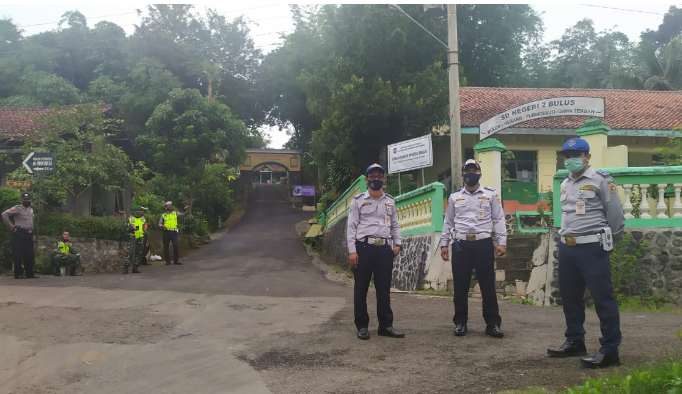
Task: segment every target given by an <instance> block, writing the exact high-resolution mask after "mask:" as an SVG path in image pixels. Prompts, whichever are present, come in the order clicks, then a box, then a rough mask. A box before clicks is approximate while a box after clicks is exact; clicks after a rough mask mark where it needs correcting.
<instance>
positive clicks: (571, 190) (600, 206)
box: [559, 166, 625, 241]
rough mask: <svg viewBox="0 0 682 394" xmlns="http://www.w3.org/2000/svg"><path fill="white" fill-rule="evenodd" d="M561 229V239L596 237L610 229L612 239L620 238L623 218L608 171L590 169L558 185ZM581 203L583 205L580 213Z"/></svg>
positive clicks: (617, 196) (615, 188) (614, 185)
mask: <svg viewBox="0 0 682 394" xmlns="http://www.w3.org/2000/svg"><path fill="white" fill-rule="evenodd" d="M560 201H561V211H562V212H563V214H562V217H561V230H559V234H560V235H563V236H573V237H578V236H581V235H592V234H598V233H599V231H600V230H601V229H603V228H605V227H610V228H611V232H612V233H613V238H614V240H616V241H617V240H620V239H621V238H623V229H624V228H625V216H624V215H623V207H622V205H621V203H620V196H619V195H618V189H617V187H616V182H615V181H614V180H613V178H611V175H609V173H608V172H604V171H596V170H595V169H594V168H593V167H592V166H590V167H588V169H587V170H585V173H584V174H583V175H582V176H580V178H578V179H577V180H575V179H573V178H572V177H571V176H568V177H567V178H566V179H564V180H563V181H562V182H561V197H560ZM582 204H585V207H584V213H582V208H581V206H582Z"/></svg>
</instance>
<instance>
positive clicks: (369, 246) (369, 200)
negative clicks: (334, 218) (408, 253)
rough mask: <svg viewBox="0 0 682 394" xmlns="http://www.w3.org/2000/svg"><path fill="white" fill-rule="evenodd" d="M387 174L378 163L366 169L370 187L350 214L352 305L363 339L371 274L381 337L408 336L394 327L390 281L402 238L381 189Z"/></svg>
mask: <svg viewBox="0 0 682 394" xmlns="http://www.w3.org/2000/svg"><path fill="white" fill-rule="evenodd" d="M385 173H386V170H384V168H383V167H381V166H380V165H379V164H372V165H371V166H369V167H367V171H365V176H366V178H365V182H366V183H367V186H368V187H369V188H368V190H367V191H366V192H364V193H360V194H358V195H357V196H355V198H354V199H353V201H352V202H351V206H350V210H349V211H348V227H347V230H346V235H347V241H348V253H349V254H348V262H349V263H350V265H351V267H352V271H353V277H354V278H355V288H354V290H353V303H354V310H355V327H357V329H358V338H360V339H369V331H368V330H367V328H368V326H369V315H368V314H367V289H368V287H369V282H370V280H372V274H374V287H375V288H376V292H377V318H378V319H379V330H378V335H381V336H387V337H392V338H403V337H405V334H403V333H401V332H398V331H397V330H395V329H394V328H393V312H392V311H391V278H392V273H393V260H394V259H395V257H396V256H398V253H400V250H401V248H402V247H401V241H402V239H401V238H400V225H399V224H398V214H397V213H396V210H395V202H394V201H393V197H391V196H389V195H388V194H386V193H384V191H383V190H382V186H383V184H384V179H385V178H384V174H385ZM391 244H392V247H391Z"/></svg>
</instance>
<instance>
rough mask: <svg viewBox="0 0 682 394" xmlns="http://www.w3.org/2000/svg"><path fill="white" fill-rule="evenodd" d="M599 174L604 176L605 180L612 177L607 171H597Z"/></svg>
mask: <svg viewBox="0 0 682 394" xmlns="http://www.w3.org/2000/svg"><path fill="white" fill-rule="evenodd" d="M597 174H599V175H601V176H603V177H604V178H610V177H611V174H609V173H608V172H606V171H602V170H597Z"/></svg>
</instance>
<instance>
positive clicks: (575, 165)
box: [564, 157, 585, 174]
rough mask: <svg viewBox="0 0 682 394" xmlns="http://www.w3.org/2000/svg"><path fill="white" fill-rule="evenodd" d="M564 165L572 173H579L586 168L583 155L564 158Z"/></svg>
mask: <svg viewBox="0 0 682 394" xmlns="http://www.w3.org/2000/svg"><path fill="white" fill-rule="evenodd" d="M564 166H565V167H566V169H567V170H568V171H569V172H570V173H571V174H577V173H579V172H580V171H582V169H583V168H585V162H584V161H583V158H581V157H574V158H572V159H566V160H564Z"/></svg>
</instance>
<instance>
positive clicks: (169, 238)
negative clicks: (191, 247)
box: [163, 230, 180, 263]
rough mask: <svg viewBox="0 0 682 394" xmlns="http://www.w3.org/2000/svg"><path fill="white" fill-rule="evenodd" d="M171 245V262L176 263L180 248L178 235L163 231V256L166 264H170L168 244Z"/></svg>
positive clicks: (175, 232) (174, 232)
mask: <svg viewBox="0 0 682 394" xmlns="http://www.w3.org/2000/svg"><path fill="white" fill-rule="evenodd" d="M170 242H172V243H173V262H174V263H177V262H178V258H179V256H178V255H179V254H180V248H179V247H178V233H177V231H168V230H164V231H163V253H164V256H165V257H166V263H170V261H171V259H170V248H169V246H170V245H169V243H170Z"/></svg>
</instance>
